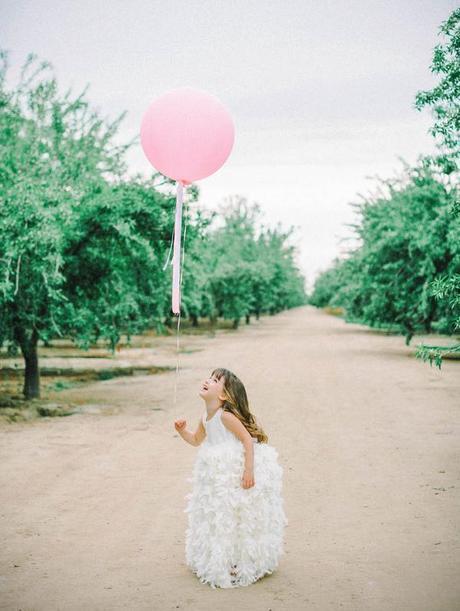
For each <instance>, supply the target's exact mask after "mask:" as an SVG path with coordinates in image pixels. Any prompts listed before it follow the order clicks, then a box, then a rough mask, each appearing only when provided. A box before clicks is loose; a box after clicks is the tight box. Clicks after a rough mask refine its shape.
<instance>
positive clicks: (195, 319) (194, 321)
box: [190, 314, 198, 327]
mask: <svg viewBox="0 0 460 611" xmlns="http://www.w3.org/2000/svg"><path fill="white" fill-rule="evenodd" d="M190 318H191V319H192V327H198V316H197V315H196V314H190Z"/></svg>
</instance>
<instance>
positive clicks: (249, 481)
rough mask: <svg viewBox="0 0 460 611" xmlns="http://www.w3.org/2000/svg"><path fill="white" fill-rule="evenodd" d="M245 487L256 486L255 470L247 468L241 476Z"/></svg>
mask: <svg viewBox="0 0 460 611" xmlns="http://www.w3.org/2000/svg"><path fill="white" fill-rule="evenodd" d="M241 481H242V484H241V485H242V486H243V488H252V486H254V484H255V482H254V471H253V470H248V469H245V470H244V473H243V477H242V478H241Z"/></svg>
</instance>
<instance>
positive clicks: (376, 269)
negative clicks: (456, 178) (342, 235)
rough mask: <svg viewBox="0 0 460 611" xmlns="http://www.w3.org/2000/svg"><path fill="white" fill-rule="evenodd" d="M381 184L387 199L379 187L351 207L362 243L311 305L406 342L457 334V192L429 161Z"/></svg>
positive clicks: (326, 275) (320, 285)
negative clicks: (419, 335)
mask: <svg viewBox="0 0 460 611" xmlns="http://www.w3.org/2000/svg"><path fill="white" fill-rule="evenodd" d="M382 183H383V184H384V185H386V187H387V191H388V193H386V194H385V193H384V192H383V191H382V189H380V194H379V195H378V196H375V197H370V198H367V199H366V198H364V202H363V203H357V204H352V206H353V207H355V208H356V209H357V214H358V215H359V217H360V218H359V221H358V223H357V224H356V225H354V226H355V227H356V229H355V231H356V234H357V236H358V238H359V240H360V245H359V247H357V248H356V249H355V250H354V251H353V252H352V253H351V254H350V256H349V257H348V258H346V259H343V260H336V261H335V262H334V265H333V266H332V267H331V268H330V269H328V270H326V271H325V272H323V273H322V274H320V276H319V277H318V278H317V280H316V282H315V286H314V290H313V293H312V295H311V297H310V303H312V304H313V305H317V306H319V307H324V306H325V305H330V306H341V307H343V308H344V309H345V318H346V320H348V321H354V322H356V321H358V322H361V323H363V324H367V325H369V326H371V327H379V328H390V329H393V330H399V332H401V333H403V334H404V335H405V337H406V343H409V342H410V340H411V338H412V336H413V334H414V333H415V332H430V331H432V330H434V331H438V332H441V333H448V334H452V333H453V332H454V331H455V330H456V329H457V328H458V323H459V316H460V300H459V292H458V288H459V286H458V279H459V274H460V223H458V221H457V219H456V218H454V217H453V216H452V214H451V209H452V203H453V201H454V196H455V195H454V192H453V191H451V190H448V189H447V188H446V186H445V185H444V184H443V182H441V181H440V180H439V176H438V177H437V176H436V175H435V174H434V173H433V168H431V167H430V166H429V165H427V164H425V163H421V164H420V165H419V166H417V167H415V168H408V167H406V169H405V172H404V174H403V175H402V176H400V177H397V178H395V179H392V180H385V181H382ZM442 279H444V281H443V280H442Z"/></svg>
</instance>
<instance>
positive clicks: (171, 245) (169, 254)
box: [163, 224, 174, 271]
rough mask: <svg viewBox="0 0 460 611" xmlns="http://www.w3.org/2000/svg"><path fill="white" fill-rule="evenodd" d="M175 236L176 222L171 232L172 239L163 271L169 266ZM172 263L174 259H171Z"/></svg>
mask: <svg viewBox="0 0 460 611" xmlns="http://www.w3.org/2000/svg"><path fill="white" fill-rule="evenodd" d="M173 238H174V224H173V228H172V232H171V240H170V243H169V252H168V258H167V259H166V263H165V264H164V265H163V271H165V269H166V268H167V266H168V261H169V258H170V257H171V252H172V247H173ZM171 265H172V261H171Z"/></svg>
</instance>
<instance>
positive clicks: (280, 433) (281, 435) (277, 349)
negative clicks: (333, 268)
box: [0, 306, 460, 611]
mask: <svg viewBox="0 0 460 611" xmlns="http://www.w3.org/2000/svg"><path fill="white" fill-rule="evenodd" d="M415 345H416V343H415V342H414V344H413V346H410V347H406V346H405V345H404V340H403V339H402V338H401V337H395V336H391V337H389V336H385V335H383V334H378V333H375V332H372V331H370V330H368V329H367V328H366V327H362V326H359V325H350V324H346V323H345V322H343V320H341V319H339V318H335V317H333V316H329V315H327V314H325V313H324V312H320V311H317V310H316V309H314V308H312V307H309V306H307V307H303V308H297V309H294V310H291V311H288V312H284V313H282V314H279V315H277V316H274V317H263V318H262V319H261V320H260V321H258V322H256V321H254V322H252V323H251V325H250V326H246V325H243V326H242V327H241V328H240V329H239V330H238V331H236V332H234V333H219V334H218V335H217V336H216V337H215V338H210V337H191V336H187V337H184V338H181V347H184V346H185V347H186V348H187V349H188V350H189V351H188V352H187V353H182V354H181V355H180V361H179V362H180V371H179V379H178V388H177V407H176V408H174V404H173V403H174V402H173V398H174V379H175V371H172V372H167V373H162V374H159V375H154V376H138V377H134V378H116V379H112V380H106V381H102V382H96V383H94V384H89V385H87V386H85V387H84V388H79V389H71V390H67V391H63V392H61V393H59V397H60V399H62V398H63V397H65V398H66V399H68V400H69V401H72V400H73V399H76V398H78V401H79V402H80V403H82V402H83V404H84V405H87V406H88V410H87V411H86V412H84V413H81V414H75V415H72V416H69V417H65V418H45V419H43V420H40V421H37V422H33V423H15V424H10V425H5V424H2V426H1V428H0V452H1V455H0V464H1V482H0V483H1V486H0V503H1V512H0V513H1V545H0V555H1V556H0V560H1V571H0V592H1V597H0V600H1V602H0V608H1V609H8V610H9V609H12V610H19V609H21V610H22V611H31V610H34V611H35V610H39V611H52V610H57V609H59V610H62V611H64V610H65V611H67V610H75V611H77V610H78V611H83V610H85V611H86V610H88V611H89V610H91V611H95V610H97V611H101V610H110V611H111V610H118V609H129V610H130V611H137V610H153V611H157V610H158V611H166V610H170V609H172V610H174V609H183V610H187V611H189V610H190V611H194V610H200V611H202V610H203V611H205V610H208V609H209V610H213V611H222V610H227V609H228V610H230V609H239V610H246V609H247V610H251V611H258V610H264V611H268V610H269V609H271V610H272V611H284V610H290V611H292V610H294V611H297V610H307V609H308V610H315V611H329V610H330V611H337V610H342V609H343V610H349V611H377V610H378V611H384V610H385V611H402V610H404V611H454V610H456V609H459V608H460V582H459V579H458V576H459V575H460V542H459V532H460V529H459V525H460V524H459V522H460V494H459V493H460V473H459V465H460V426H459V424H460V414H459V407H460V401H459V397H460V363H459V362H458V361H457V362H454V361H450V362H447V361H446V362H445V363H444V364H443V368H442V370H441V371H439V370H438V369H436V368H434V367H433V368H430V366H429V365H428V364H426V363H422V362H421V361H419V360H416V359H415V358H413V353H414V349H415ZM165 346H169V348H170V359H169V362H168V363H164V364H169V365H170V364H171V363H172V362H173V361H174V350H175V348H176V346H175V338H166V339H165ZM159 364H162V363H159ZM216 366H223V367H227V368H228V369H231V370H233V371H234V372H235V373H236V374H237V375H239V376H240V377H241V379H242V380H243V382H244V383H245V385H246V389H247V391H248V396H249V400H250V404H251V409H252V411H253V413H255V414H256V416H257V417H258V419H259V420H260V422H261V424H262V425H263V427H264V429H265V430H266V432H267V433H268V435H269V438H270V443H271V444H272V445H274V446H275V447H276V448H277V449H278V452H279V456H280V463H281V464H282V466H283V467H284V499H285V510H286V514H287V516H288V519H289V525H288V527H287V528H286V555H285V556H283V557H282V559H281V563H280V566H279V569H278V571H277V572H275V573H273V575H271V576H269V577H266V578H264V579H262V580H260V581H259V582H257V583H256V584H253V585H252V586H249V587H247V588H239V589H232V590H220V589H216V590H213V589H211V588H210V587H209V586H206V585H203V584H201V583H200V582H199V581H198V580H197V579H196V577H195V576H194V575H193V574H192V573H191V572H190V571H189V569H188V568H187V566H186V564H185V558H184V538H185V529H186V514H185V513H184V512H183V509H184V508H185V500H184V496H185V494H186V493H187V492H188V491H189V485H190V484H189V483H188V482H187V477H189V476H190V474H191V469H192V466H193V461H194V457H195V453H196V448H193V447H192V446H190V445H188V444H186V443H185V442H184V441H183V440H182V439H181V438H180V437H179V436H178V435H177V433H176V432H175V430H174V426H173V420H174V418H176V417H179V416H184V417H185V418H186V419H187V421H188V425H189V426H190V427H191V428H194V427H195V425H196V424H197V422H198V419H199V417H200V415H201V413H202V411H203V409H204V404H203V402H202V400H201V399H200V397H199V396H198V391H199V385H200V382H201V381H202V380H203V378H204V377H205V376H207V375H209V374H210V372H211V370H212V368H214V367H216ZM98 406H99V408H100V409H98Z"/></svg>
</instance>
